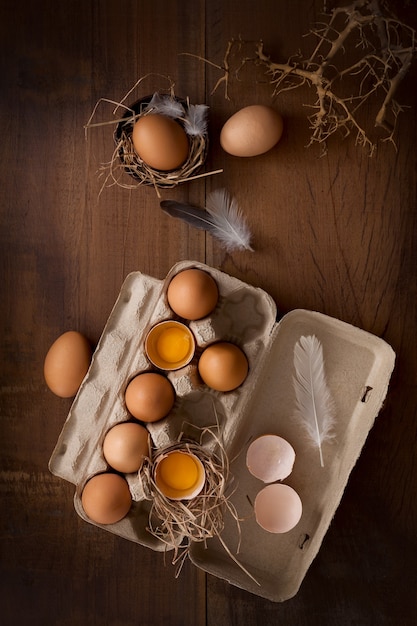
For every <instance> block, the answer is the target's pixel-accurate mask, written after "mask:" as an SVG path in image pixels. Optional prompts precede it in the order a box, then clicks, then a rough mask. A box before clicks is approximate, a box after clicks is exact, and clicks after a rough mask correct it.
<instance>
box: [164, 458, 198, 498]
mask: <svg viewBox="0 0 417 626" xmlns="http://www.w3.org/2000/svg"><path fill="white" fill-rule="evenodd" d="M159 472H160V477H161V479H162V480H163V482H164V483H165V484H166V485H167V487H170V488H171V489H176V490H178V491H184V490H186V489H190V488H191V487H192V486H193V485H195V483H196V482H197V480H198V467H197V464H196V462H195V461H194V459H193V458H192V457H191V456H189V455H188V454H184V453H182V452H171V454H169V455H168V456H167V457H166V458H165V459H162V461H161V463H160V467H159Z"/></svg>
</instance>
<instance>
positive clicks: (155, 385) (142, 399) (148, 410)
mask: <svg viewBox="0 0 417 626" xmlns="http://www.w3.org/2000/svg"><path fill="white" fill-rule="evenodd" d="M125 402H126V407H127V410H128V411H129V412H130V413H131V414H132V415H133V417H135V418H136V419H138V420H140V421H142V422H157V421H158V420H160V419H162V418H163V417H166V416H167V415H168V413H169V412H170V410H171V409H172V407H173V406H174V402H175V391H174V387H173V386H172V384H171V382H170V381H169V380H168V378H166V377H165V376H163V375H162V374H159V373H157V372H143V373H141V374H138V375H137V376H135V378H133V379H132V380H131V381H130V383H129V384H128V386H127V388H126V391H125Z"/></svg>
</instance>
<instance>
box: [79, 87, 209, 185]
mask: <svg viewBox="0 0 417 626" xmlns="http://www.w3.org/2000/svg"><path fill="white" fill-rule="evenodd" d="M144 78H145V77H144ZM141 80H143V79H140V80H139V81H138V82H137V83H136V85H135V86H134V87H133V88H132V89H131V90H130V91H129V92H128V94H126V95H125V96H124V97H123V98H122V100H121V102H113V101H109V100H106V99H101V100H99V102H98V103H97V104H96V106H95V107H94V110H93V113H92V115H91V116H90V119H89V121H88V123H87V124H86V126H85V128H86V130H87V129H89V128H92V127H96V126H105V125H108V124H113V125H116V129H115V131H114V135H113V136H114V141H115V148H114V151H113V154H112V156H111V159H110V161H109V162H108V163H107V164H105V165H103V166H102V167H101V169H102V173H104V174H105V181H104V184H103V188H104V187H106V186H109V185H113V184H116V185H118V186H120V187H123V188H126V189H134V188H136V187H138V186H139V185H142V184H145V185H153V186H154V188H155V190H156V192H157V195H158V197H160V193H159V188H172V187H175V186H177V185H178V184H180V183H184V182H187V181H190V180H193V179H195V178H201V177H203V176H209V175H211V174H216V173H219V172H220V171H221V170H216V171H213V172H207V173H201V172H200V170H201V168H202V166H203V165H204V163H205V160H206V157H207V151H208V131H207V127H208V108H209V107H208V106H207V105H205V104H191V103H190V101H189V99H188V98H187V99H185V100H183V99H180V98H178V97H176V96H175V94H174V89H173V85H172V84H171V87H170V90H169V93H167V94H163V93H160V92H155V93H153V95H151V96H146V97H144V98H142V99H140V100H137V101H136V102H135V103H133V104H132V105H130V106H127V105H126V104H125V101H126V99H127V98H128V97H129V95H130V94H131V93H132V91H133V90H134V89H135V87H136V86H137V85H138V84H139V83H140V82H141ZM103 101H105V102H112V103H113V104H115V105H116V108H115V109H114V111H113V116H114V119H112V120H109V121H105V122H97V123H93V119H94V116H95V114H96V111H97V108H98V106H99V104H100V103H101V102H103ZM120 109H124V110H125V112H124V114H123V115H122V116H121V117H120V116H118V115H117V113H118V112H119V110H120ZM124 174H128V175H130V176H131V177H132V178H134V179H135V181H136V182H135V183H130V184H129V183H127V182H125V180H124V179H123V175H124Z"/></svg>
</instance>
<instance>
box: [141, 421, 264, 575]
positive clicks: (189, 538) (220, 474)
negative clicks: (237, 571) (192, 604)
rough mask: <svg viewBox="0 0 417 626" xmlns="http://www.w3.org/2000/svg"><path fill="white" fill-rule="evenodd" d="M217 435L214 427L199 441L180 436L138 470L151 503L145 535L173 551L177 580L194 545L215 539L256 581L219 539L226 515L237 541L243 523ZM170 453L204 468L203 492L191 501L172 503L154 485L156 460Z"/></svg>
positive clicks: (226, 459)
mask: <svg viewBox="0 0 417 626" xmlns="http://www.w3.org/2000/svg"><path fill="white" fill-rule="evenodd" d="M217 431H218V427H216V426H215V427H212V428H204V429H202V430H201V432H200V435H201V436H200V438H199V441H196V440H191V439H187V440H186V439H183V438H182V435H180V436H179V437H178V440H177V441H176V442H174V443H172V444H170V445H168V446H166V447H164V448H161V449H158V450H157V451H156V453H155V454H154V456H153V458H152V459H150V458H147V459H145V462H144V465H143V466H142V468H141V470H140V478H141V481H142V486H143V490H144V493H145V497H146V499H148V500H150V501H151V502H152V504H151V509H150V513H149V526H148V531H149V532H150V533H151V534H152V535H153V536H154V537H156V538H157V539H158V540H160V541H161V542H162V543H164V544H165V546H166V550H173V558H172V563H173V565H176V566H177V569H176V576H179V574H180V571H181V569H182V566H183V564H184V561H185V560H186V558H187V556H188V555H189V550H190V547H191V545H192V543H193V542H206V541H207V540H208V539H210V538H213V537H216V538H217V539H218V540H219V541H220V543H221V544H222V546H223V548H224V549H225V551H226V553H227V554H228V555H229V557H230V558H231V559H232V560H233V561H234V562H235V563H236V564H237V565H238V566H239V567H240V568H241V569H242V570H243V571H244V572H245V573H246V574H247V575H248V576H249V577H250V578H252V579H253V580H255V579H254V578H253V576H252V575H251V574H250V573H249V572H248V571H247V570H246V569H245V568H244V567H243V565H242V564H241V563H240V562H239V561H238V559H237V558H236V557H235V556H234V555H233V554H232V553H231V551H230V550H229V548H228V547H227V545H226V544H225V543H224V541H223V539H222V537H221V533H222V531H223V528H224V515H225V514H226V513H229V514H230V515H231V516H232V518H233V519H234V521H235V522H236V526H237V534H238V536H239V537H240V521H242V520H240V519H239V516H238V514H237V511H236V510H235V508H234V506H233V504H232V503H231V502H230V497H231V495H232V494H233V490H232V489H231V485H232V483H233V477H232V476H231V474H230V471H229V460H228V457H227V454H226V452H225V450H224V447H223V444H222V442H221V439H220V437H219V436H218V433H217ZM173 450H182V451H186V452H189V453H192V454H194V455H195V456H197V457H198V459H199V460H200V461H201V463H202V464H203V466H204V470H205V474H206V481H205V485H204V488H203V490H202V491H201V492H200V493H199V494H198V495H197V496H196V497H194V498H192V499H191V500H187V501H182V500H179V501H178V500H171V499H169V498H167V497H166V496H165V495H164V494H163V493H162V492H161V491H160V490H159V488H158V486H157V484H156V482H155V477H154V470H155V466H156V462H157V460H158V458H159V456H160V455H162V454H166V453H167V452H171V451H173Z"/></svg>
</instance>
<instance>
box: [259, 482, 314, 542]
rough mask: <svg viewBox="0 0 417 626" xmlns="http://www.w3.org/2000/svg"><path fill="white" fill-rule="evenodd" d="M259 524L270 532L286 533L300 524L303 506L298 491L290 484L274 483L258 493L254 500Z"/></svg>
mask: <svg viewBox="0 0 417 626" xmlns="http://www.w3.org/2000/svg"><path fill="white" fill-rule="evenodd" d="M254 510H255V518H256V521H257V522H258V524H259V526H261V527H262V528H263V529H264V530H267V531H268V532H270V533H286V532H288V531H289V530H291V529H292V528H294V526H296V525H297V524H298V522H299V521H300V518H301V514H302V512H303V506H302V503H301V499H300V496H299V495H298V493H297V492H296V491H295V490H294V489H293V488H292V487H290V486H289V485H283V484H281V483H274V484H273V485H267V486H266V487H264V488H263V489H261V491H260V492H259V493H258V494H257V496H256V498H255V502H254Z"/></svg>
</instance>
